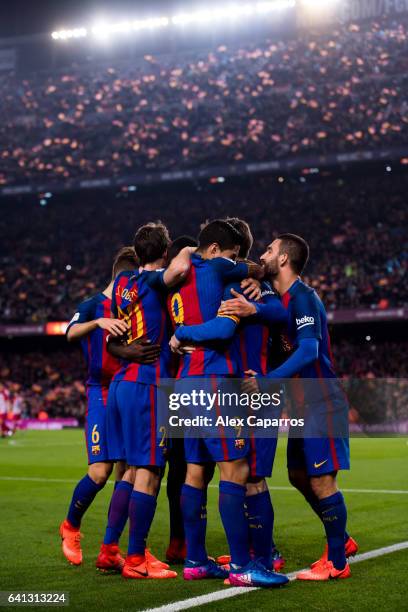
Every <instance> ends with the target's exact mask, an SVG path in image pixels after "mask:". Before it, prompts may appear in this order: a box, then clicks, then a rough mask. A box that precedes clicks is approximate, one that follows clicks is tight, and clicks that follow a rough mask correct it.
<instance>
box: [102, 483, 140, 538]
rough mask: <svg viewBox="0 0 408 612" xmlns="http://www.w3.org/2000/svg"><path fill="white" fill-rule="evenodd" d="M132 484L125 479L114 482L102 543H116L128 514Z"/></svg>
mask: <svg viewBox="0 0 408 612" xmlns="http://www.w3.org/2000/svg"><path fill="white" fill-rule="evenodd" d="M132 491H133V485H132V484H131V483H130V482H126V480H122V481H120V482H117V483H116V484H115V490H114V492H113V494H112V498H111V503H110V506H109V512H108V526H107V527H106V532H105V537H104V539H103V543H104V544H117V543H118V542H119V539H120V536H121V535H122V532H123V530H124V528H125V525H126V521H127V519H128V516H129V501H130V496H131V494H132Z"/></svg>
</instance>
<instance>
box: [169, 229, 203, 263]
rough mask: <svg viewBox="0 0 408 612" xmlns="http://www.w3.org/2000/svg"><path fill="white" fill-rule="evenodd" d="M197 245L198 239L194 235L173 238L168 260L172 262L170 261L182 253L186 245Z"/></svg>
mask: <svg viewBox="0 0 408 612" xmlns="http://www.w3.org/2000/svg"><path fill="white" fill-rule="evenodd" d="M197 245H198V242H197V240H196V239H195V238H193V237H192V236H187V235H183V236H178V237H177V238H175V239H174V240H173V242H172V243H171V245H170V247H169V250H168V253H167V261H168V262H169V263H170V261H171V260H172V259H174V257H176V255H178V254H179V253H180V251H181V249H184V248H185V247H196V246H197Z"/></svg>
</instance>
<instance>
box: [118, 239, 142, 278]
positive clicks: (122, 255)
mask: <svg viewBox="0 0 408 612" xmlns="http://www.w3.org/2000/svg"><path fill="white" fill-rule="evenodd" d="M138 265H139V260H138V258H137V256H136V253H135V249H134V248H133V247H132V246H124V247H122V248H121V249H119V251H118V252H117V253H116V255H115V259H114V260H113V265H112V279H114V278H116V277H117V275H118V274H119V273H120V272H124V271H125V270H134V269H135V268H137V267H138Z"/></svg>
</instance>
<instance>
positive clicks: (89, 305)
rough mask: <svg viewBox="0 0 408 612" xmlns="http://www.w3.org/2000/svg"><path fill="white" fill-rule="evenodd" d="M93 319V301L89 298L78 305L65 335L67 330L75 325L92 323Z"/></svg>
mask: <svg viewBox="0 0 408 612" xmlns="http://www.w3.org/2000/svg"><path fill="white" fill-rule="evenodd" d="M94 319H95V301H94V300H93V299H92V298H91V299H90V300H85V302H82V304H80V305H79V306H78V308H77V310H76V312H75V314H74V316H73V317H72V319H71V320H70V322H69V323H68V327H67V329H66V331H65V333H66V334H67V333H68V330H69V329H71V327H72V326H73V325H76V324H77V323H88V321H93V320H94Z"/></svg>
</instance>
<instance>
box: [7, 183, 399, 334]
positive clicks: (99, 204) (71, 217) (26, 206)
mask: <svg viewBox="0 0 408 612" xmlns="http://www.w3.org/2000/svg"><path fill="white" fill-rule="evenodd" d="M302 179H304V177H302ZM304 180H306V179H304ZM407 192H408V177H407V176H404V175H399V174H396V173H388V172H384V171H383V173H381V174H380V175H379V176H374V177H369V178H367V177H365V176H362V177H353V176H352V175H350V176H348V177H347V179H324V180H323V179H322V180H320V181H316V180H309V178H308V179H307V181H306V182H304V183H301V182H299V179H290V180H285V182H284V183H279V182H278V181H277V179H276V178H275V177H267V178H265V177H261V178H259V177H252V178H250V179H247V180H245V181H240V182H233V181H231V182H230V181H227V182H226V183H224V184H223V185H222V186H216V187H213V186H210V185H208V184H207V185H206V186H202V185H198V186H194V185H191V186H188V187H177V188H174V187H173V188H171V189H170V188H166V189H165V190H164V189H163V188H162V187H161V188H159V189H157V190H155V189H151V190H145V191H144V192H143V193H142V192H140V193H139V192H133V193H130V192H121V193H119V194H116V197H115V195H114V194H112V193H110V192H103V191H102V192H100V193H96V194H95V193H93V194H92V193H88V192H86V191H85V192H81V193H80V194H79V195H78V194H76V195H73V196H67V197H65V199H64V198H59V197H58V196H54V197H53V198H51V199H50V200H49V203H48V205H47V206H45V207H41V206H39V205H38V203H37V202H35V201H34V202H33V201H27V202H18V201H13V203H12V206H8V210H7V214H3V215H1V216H0V233H1V235H2V236H3V240H2V241H1V243H0V309H1V312H2V317H1V318H2V322H4V323H19V322H26V323H37V322H44V321H47V320H48V321H58V320H63V321H64V320H65V321H67V320H69V319H70V318H71V317H72V315H73V313H74V311H75V308H76V305H77V304H78V303H79V302H81V301H82V300H83V299H85V298H86V297H88V296H89V295H91V294H92V293H95V292H96V291H98V290H100V288H101V287H104V286H105V285H106V283H107V281H108V280H109V274H110V269H111V261H112V256H113V254H114V252H115V251H116V250H117V249H118V248H119V247H120V246H122V245H123V244H131V243H132V240H133V235H134V232H135V229H136V228H137V227H138V226H139V225H140V224H142V223H144V222H146V221H151V220H152V219H159V218H160V219H162V220H163V221H164V222H165V223H166V224H168V226H169V229H170V232H171V234H172V236H173V237H175V236H177V235H180V234H189V235H193V236H194V235H197V233H198V231H199V227H200V224H201V223H202V222H203V221H205V220H206V219H211V218H215V217H223V216H226V215H233V216H235V215H238V216H241V217H243V218H244V219H246V220H247V221H248V222H249V223H250V225H251V227H252V231H253V234H254V237H255V244H254V249H253V253H252V257H253V258H256V257H257V256H259V255H260V254H262V253H263V251H264V249H265V247H266V245H267V244H268V243H269V242H270V240H271V239H272V237H273V236H274V235H276V234H277V233H280V232H283V231H291V232H295V233H299V234H301V235H302V236H304V237H305V238H306V240H307V241H308V242H309V243H310V246H311V259H310V263H309V265H308V267H307V269H306V273H305V280H306V282H308V283H310V284H311V285H313V286H314V287H315V288H316V290H317V291H318V293H319V294H320V296H321V297H322V299H323V300H324V302H325V304H326V307H327V308H328V309H329V310H330V309H335V308H356V307H366V308H367V307H368V308H381V309H384V308H387V307H391V306H401V305H404V304H407V303H408V283H407V268H408V217H407V215H406V213H405V208H406V193H407ZM118 195H119V196H120V197H119V198H118V197H117V196H118Z"/></svg>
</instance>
